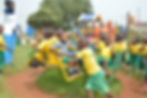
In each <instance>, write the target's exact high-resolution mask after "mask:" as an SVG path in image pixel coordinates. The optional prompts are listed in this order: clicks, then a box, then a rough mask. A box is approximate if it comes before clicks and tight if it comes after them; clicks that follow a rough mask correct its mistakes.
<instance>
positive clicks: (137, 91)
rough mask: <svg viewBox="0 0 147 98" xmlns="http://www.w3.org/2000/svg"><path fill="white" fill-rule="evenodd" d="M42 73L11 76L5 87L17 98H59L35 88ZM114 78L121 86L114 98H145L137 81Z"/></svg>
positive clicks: (28, 71) (39, 69) (32, 71)
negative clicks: (120, 82)
mask: <svg viewBox="0 0 147 98" xmlns="http://www.w3.org/2000/svg"><path fill="white" fill-rule="evenodd" d="M43 71H44V69H43V68H38V69H30V70H27V71H24V72H21V73H19V74H16V75H13V76H11V77H9V78H8V80H7V82H6V86H7V87H8V88H9V89H10V91H12V93H14V95H16V97H17V98H59V97H58V96H56V95H53V94H47V93H45V92H42V91H41V90H40V89H39V88H37V87H36V85H35V81H36V79H37V78H38V76H39V75H40V74H41V73H42V72H43ZM116 77H117V78H118V79H120V80H121V81H122V84H123V90H122V92H121V94H120V95H119V96H118V97H116V98H147V92H145V91H147V89H146V90H145V89H144V88H143V86H142V84H141V83H140V82H139V81H138V80H135V79H133V78H132V77H130V76H128V75H126V74H123V73H117V75H116Z"/></svg>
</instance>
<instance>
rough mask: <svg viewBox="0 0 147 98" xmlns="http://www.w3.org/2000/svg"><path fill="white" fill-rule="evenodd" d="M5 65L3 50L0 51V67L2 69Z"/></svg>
mask: <svg viewBox="0 0 147 98" xmlns="http://www.w3.org/2000/svg"><path fill="white" fill-rule="evenodd" d="M4 66H5V55H4V52H3V51H0V69H3V68H4Z"/></svg>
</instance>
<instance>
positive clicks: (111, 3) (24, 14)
mask: <svg viewBox="0 0 147 98" xmlns="http://www.w3.org/2000/svg"><path fill="white" fill-rule="evenodd" d="M3 1H4V0H0V23H2V21H3V10H4V6H3ZM13 1H15V2H16V8H17V10H16V14H17V17H18V18H17V21H18V23H19V24H21V25H22V27H23V28H25V27H26V22H27V18H28V16H29V15H30V14H31V13H33V12H35V11H37V10H38V9H39V7H40V3H41V1H42V0H13ZM90 1H91V3H92V6H93V10H94V13H95V14H100V15H102V16H103V19H104V20H105V21H108V20H113V21H114V22H116V23H119V24H123V25H124V24H125V22H126V13H127V12H130V13H132V14H133V15H135V16H136V17H137V19H138V20H141V21H147V12H146V11H147V6H146V5H147V0H90Z"/></svg>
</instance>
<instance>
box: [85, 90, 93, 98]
mask: <svg viewBox="0 0 147 98" xmlns="http://www.w3.org/2000/svg"><path fill="white" fill-rule="evenodd" d="M86 93H87V97H88V98H94V95H93V92H92V91H91V90H86Z"/></svg>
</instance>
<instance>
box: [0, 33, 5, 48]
mask: <svg viewBox="0 0 147 98" xmlns="http://www.w3.org/2000/svg"><path fill="white" fill-rule="evenodd" d="M0 44H1V45H4V46H5V40H4V37H3V36H2V35H0ZM4 46H0V51H4V50H5V47H4Z"/></svg>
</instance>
